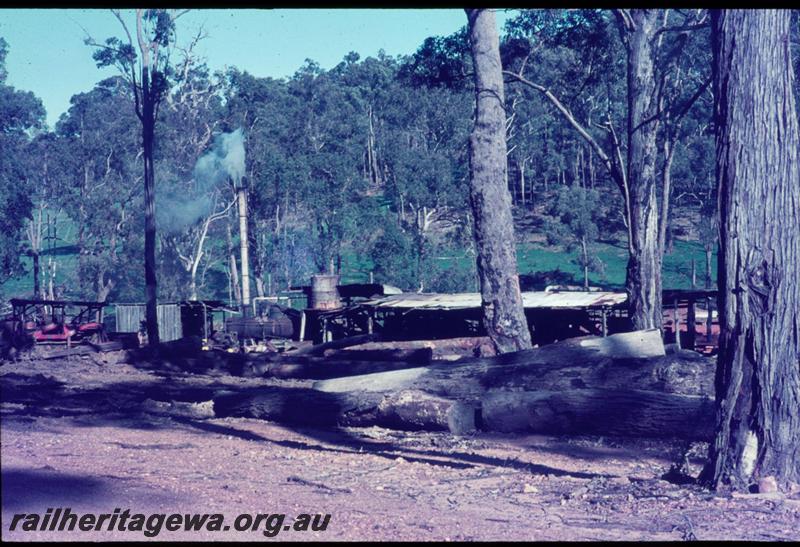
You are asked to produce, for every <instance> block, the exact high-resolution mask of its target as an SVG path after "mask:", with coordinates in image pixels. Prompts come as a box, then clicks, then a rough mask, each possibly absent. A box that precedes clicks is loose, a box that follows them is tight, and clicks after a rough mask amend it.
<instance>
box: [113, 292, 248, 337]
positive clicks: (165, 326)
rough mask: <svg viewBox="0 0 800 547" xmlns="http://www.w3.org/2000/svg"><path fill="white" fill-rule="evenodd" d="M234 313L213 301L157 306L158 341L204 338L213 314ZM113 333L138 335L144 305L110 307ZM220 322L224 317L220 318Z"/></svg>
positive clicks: (208, 332) (171, 303) (218, 302)
mask: <svg viewBox="0 0 800 547" xmlns="http://www.w3.org/2000/svg"><path fill="white" fill-rule="evenodd" d="M215 311H221V312H222V313H223V315H224V314H225V313H226V312H233V313H236V312H235V311H234V310H231V309H229V308H228V307H227V306H225V304H224V303H223V302H220V301H217V300H185V301H183V302H170V303H163V304H159V305H158V308H157V314H158V336H159V338H160V339H161V341H162V342H169V341H172V340H177V339H179V338H183V337H184V336H199V337H201V338H208V337H209V336H211V335H212V334H213V332H214V330H215V329H214V312H215ZM114 312H115V314H116V320H117V324H116V330H117V331H118V332H139V328H140V326H141V324H142V321H144V319H145V305H144V304H139V303H135V304H129V303H124V304H123V303H117V304H114ZM223 321H224V317H223Z"/></svg>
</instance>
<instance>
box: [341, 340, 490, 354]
mask: <svg viewBox="0 0 800 547" xmlns="http://www.w3.org/2000/svg"><path fill="white" fill-rule="evenodd" d="M419 348H427V349H430V350H431V351H432V352H433V358H434V359H442V358H450V357H453V356H460V357H476V356H483V357H486V356H491V355H495V353H494V347H493V346H492V341H491V340H490V339H489V337H488V336H470V337H461V338H440V339H435V340H397V341H391V342H367V343H364V344H360V345H359V346H357V347H355V346H354V347H352V349H353V350H356V349H358V350H387V349H388V350H392V349H419Z"/></svg>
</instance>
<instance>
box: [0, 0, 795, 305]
mask: <svg viewBox="0 0 800 547" xmlns="http://www.w3.org/2000/svg"><path fill="white" fill-rule="evenodd" d="M671 17H672V16H671ZM795 17H796V14H795ZM143 23H144V25H145V34H146V38H147V39H148V40H150V41H151V43H152V44H153V45H154V46H155V45H157V46H158V48H159V49H160V50H161V53H168V52H169V51H168V50H170V49H171V47H172V43H173V41H174V36H175V21H174V19H172V17H170V16H169V14H168V12H166V11H165V10H147V12H146V14H145V17H144V20H143ZM793 28H794V29H795V32H796V28H797V25H795V26H794V27H793ZM663 39H664V43H665V47H664V54H663V55H662V57H661V58H660V59H659V65H660V66H661V67H666V68H665V71H664V73H665V74H666V75H667V76H666V77H665V80H664V82H663V87H662V91H663V93H664V100H665V103H666V104H667V105H668V106H669V108H671V109H672V110H670V112H673V111H677V110H676V109H679V108H680V107H681V105H682V104H683V103H684V102H685V101H686V100H687V99H688V98H690V97H691V96H692V95H693V94H694V93H695V91H696V89H697V88H698V86H699V85H700V84H701V83H702V82H703V81H704V78H706V77H707V75H708V67H709V66H710V61H709V59H708V47H707V42H708V36H707V31H706V30H701V31H697V32H692V33H666V34H665V35H664V38H663ZM136 47H137V46H136V45H132V44H129V43H128V42H127V39H126V38H123V39H120V38H115V37H112V38H109V39H107V40H105V41H103V42H102V43H101V44H100V47H97V48H96V49H95V51H94V53H93V57H94V59H95V61H96V62H97V63H98V65H99V66H116V67H117V68H118V69H119V70H120V77H118V78H112V79H109V80H106V81H104V82H101V83H99V84H98V85H97V86H96V87H95V88H94V89H91V90H88V91H86V92H85V93H79V94H76V95H75V97H73V99H72V102H71V107H70V110H69V112H67V113H66V114H65V115H64V116H62V119H61V121H60V122H59V124H58V126H57V127H56V129H55V131H53V132H50V133H48V134H47V135H48V136H47V137H44V136H42V135H38V133H40V132H41V130H42V125H41V124H42V120H43V113H44V112H43V109H42V108H41V104H40V103H39V102H38V100H37V99H36V98H35V97H33V95H31V94H26V93H22V92H19V91H17V90H14V89H13V88H10V87H9V86H6V85H5V63H4V59H5V54H6V51H7V44H6V43H5V42H4V41H2V39H0V128H1V129H2V134H0V138H2V139H3V142H2V143H0V144H2V148H0V258H1V259H2V260H3V262H2V263H1V264H0V268H2V272H4V273H6V274H8V273H10V272H13V273H15V274H17V273H19V272H21V271H22V263H27V260H28V259H27V257H25V256H24V255H23V256H22V261H20V260H19V257H20V253H25V252H27V251H29V250H30V249H29V245H28V243H27V242H26V238H25V236H24V233H23V231H22V228H23V227H25V225H26V222H27V220H26V218H25V217H26V215H29V214H30V211H31V209H33V210H34V211H37V210H39V208H40V207H46V208H47V209H45V210H47V211H50V212H51V213H52V214H53V215H55V214H56V212H57V211H61V212H60V213H59V214H60V216H59V219H64V222H66V223H67V224H68V225H69V229H68V230H63V231H62V233H61V234H60V236H63V238H64V241H63V242H60V243H62V244H64V245H65V246H70V249H72V248H74V249H76V250H77V249H79V250H80V252H79V253H78V254H75V255H69V256H62V255H59V256H58V260H59V268H62V269H61V270H60V271H61V272H62V274H61V275H63V277H62V279H64V280H66V279H67V277H68V276H67V275H66V272H67V271H72V270H74V274H73V275H72V277H71V278H72V279H73V281H74V282H73V283H72V284H71V287H72V288H71V290H74V291H76V292H78V293H80V295H81V296H86V297H94V296H96V295H97V294H98V293H99V292H100V290H101V289H102V287H101V286H108V285H111V293H110V298H111V299H118V300H134V301H141V300H142V299H143V297H144V294H143V282H142V279H141V278H142V275H141V274H142V271H143V267H142V247H143V241H142V235H141V232H142V225H143V210H144V205H143V198H142V192H141V188H140V186H141V167H142V163H141V155H140V146H141V140H140V139H141V127H140V125H139V121H138V120H137V119H136V117H135V114H134V108H133V105H134V104H135V102H136V98H137V97H136V96H135V94H138V98H139V100H140V102H141V99H142V93H143V90H142V88H141V85H142V82H141V81H140V76H141V68H142V67H141V66H139V65H140V63H141V62H142V59H141V58H140V55H141V52H139V51H138V50H137V49H136ZM793 47H794V49H795V50H797V48H796V47H795V46H793ZM501 54H502V59H503V63H504V68H505V69H507V70H513V71H519V70H520V69H522V68H523V63H524V74H525V76H526V77H527V78H528V79H530V80H532V81H535V82H537V83H541V84H542V85H544V86H546V87H547V88H548V89H549V90H550V91H551V92H552V93H554V94H555V95H556V96H558V97H559V98H560V100H562V102H563V103H564V105H565V106H566V107H567V108H568V109H569V110H570V112H571V113H572V114H574V115H575V117H576V119H577V120H578V121H579V122H580V123H581V124H582V125H584V126H585V127H587V128H588V130H589V131H590V133H591V134H592V135H593V136H594V138H595V139H596V140H597V141H598V142H599V143H601V144H602V145H603V146H608V143H609V139H610V138H611V137H610V135H609V133H608V131H606V129H603V128H602V127H601V125H602V124H604V123H605V122H606V120H608V119H611V120H612V121H613V123H614V124H615V125H614V127H615V129H616V130H617V131H618V133H620V134H621V133H622V132H624V126H625V112H626V108H627V107H626V80H625V52H624V46H623V45H622V43H621V41H620V37H619V32H618V29H617V28H616V21H615V19H614V16H613V15H612V14H611V13H610V12H609V11H607V10H592V9H581V10H520V11H519V12H518V13H517V14H516V15H515V16H514V17H512V18H510V19H509V21H508V23H507V25H506V27H505V33H504V35H503V36H501ZM160 59H161V61H160V62H159V63H158V66H157V67H152V72H151V73H150V77H151V82H150V83H151V88H150V90H149V92H151V93H152V96H151V97H150V98H151V99H154V100H156V101H157V102H159V103H160V104H161V108H160V110H159V123H158V125H157V126H156V132H155V135H156V139H155V151H154V154H155V165H156V173H157V184H156V189H157V199H156V212H157V213H158V214H159V247H158V249H157V253H158V254H157V260H158V262H159V289H160V295H159V297H160V298H162V299H166V298H169V299H173V298H185V297H186V296H187V295H188V288H187V285H188V279H189V274H188V273H187V269H186V266H185V263H184V262H182V259H181V256H184V257H185V256H188V254H189V253H190V252H192V250H193V249H194V248H195V247H196V242H197V238H198V234H199V233H200V228H201V227H202V222H201V221H202V219H203V217H202V216H201V217H198V219H197V221H196V222H193V223H191V225H187V226H183V227H182V228H181V229H180V230H172V231H168V230H166V229H165V228H166V227H167V224H168V221H169V220H170V219H171V217H172V216H174V214H175V213H176V210H174V209H171V208H170V207H169V206H168V205H166V206H165V205H164V204H166V203H168V202H167V200H166V198H165V196H170V195H171V196H178V197H180V198H184V197H185V201H189V200H196V199H207V200H208V202H209V203H212V204H214V207H215V208H216V209H217V210H219V208H221V207H222V206H224V205H226V204H227V203H229V200H230V199H231V198H232V193H231V188H230V187H229V185H228V184H227V181H224V183H223V184H219V185H214V187H213V188H206V187H205V186H203V185H201V184H199V181H198V180H197V179H198V177H197V176H196V174H195V165H196V163H197V160H198V158H200V157H201V156H202V155H203V154H204V153H206V152H207V151H208V150H209V147H211V146H213V143H214V140H215V138H216V136H217V135H220V134H222V133H229V132H232V131H234V130H237V129H239V128H241V130H242V133H243V134H244V137H245V139H246V145H245V146H246V153H247V155H246V165H245V172H246V176H247V180H248V182H249V192H248V209H249V213H250V218H249V226H250V230H249V234H250V242H249V243H250V251H251V260H252V270H253V271H252V272H251V274H252V275H253V276H254V277H255V278H256V279H258V280H260V281H261V282H263V284H264V286H269V287H271V288H272V290H273V291H275V290H280V289H284V288H288V287H290V286H292V285H298V284H306V283H307V282H308V277H309V276H310V275H312V274H314V273H318V272H321V271H327V270H329V269H330V268H333V269H334V270H335V271H337V272H338V273H340V274H341V275H342V279H343V280H345V279H346V280H349V281H365V280H366V279H368V276H369V272H370V271H372V272H373V273H374V275H375V280H376V281H378V282H385V283H390V284H393V285H397V286H400V287H402V288H403V289H405V290H412V291H414V290H418V289H419V288H420V287H422V288H423V290H425V291H464V290H477V287H478V284H477V279H476V276H475V258H474V255H473V254H472V249H471V240H472V234H471V226H472V220H471V217H470V211H469V203H468V197H469V191H468V190H469V187H468V156H467V143H468V137H469V133H470V130H471V126H472V115H473V110H474V94H473V90H472V88H471V77H470V72H471V70H472V68H471V59H470V55H469V44H468V42H467V37H466V27H465V28H463V29H461V30H460V31H459V32H457V33H454V34H452V35H449V36H433V37H430V38H428V39H426V40H425V41H424V42H423V43H422V44H421V45H420V47H419V48H418V50H417V51H416V52H415V53H414V54H412V55H410V56H405V57H390V56H387V55H386V54H385V53H383V52H380V53H379V54H377V55H376V56H370V57H366V58H362V57H360V56H359V55H358V54H357V53H354V52H351V53H349V54H348V55H346V56H345V57H344V58H343V59H342V61H341V62H340V63H339V64H337V65H336V66H335V67H333V68H331V69H329V70H326V69H323V68H321V67H320V66H319V65H318V64H317V63H315V62H314V61H311V60H307V61H306V62H305V63H304V64H303V65H302V66H301V67H299V68H298V70H297V71H296V72H295V73H294V74H293V75H292V76H290V77H288V78H261V77H257V76H254V75H252V74H249V73H247V72H243V71H241V70H238V69H236V68H235V67H234V68H230V69H228V70H227V71H226V72H225V73H224V74H212V73H211V71H210V70H209V69H208V67H207V66H206V65H205V63H204V62H203V60H202V59H199V58H197V57H196V53H192V52H191V51H189V52H188V53H187V54H186V55H185V57H184V58H183V59H179V60H178V61H177V62H176V63H174V64H173V63H170V62H167V59H168V55H162V56H160ZM667 68H668V69H667ZM134 77H135V79H136V83H137V86H138V87H135V86H132V85H131V84H132V83H133V82H132V79H133V78H134ZM711 105H712V103H711V97H710V91H707V92H706V93H704V94H702V96H701V97H700V98H699V99H698V101H697V103H696V104H695V106H694V107H692V109H690V110H689V111H688V112H686V114H685V117H684V119H683V121H682V124H681V125H680V126H679V127H676V128H675V131H677V137H678V138H677V141H678V145H677V147H676V152H675V157H674V161H673V167H672V182H673V192H672V197H671V200H672V201H671V202H672V204H673V212H672V215H671V218H672V219H674V221H673V222H672V223H671V224H670V233H671V234H672V236H674V238H676V239H675V251H674V252H673V253H672V254H671V255H668V256H666V257H665V266H664V272H665V281H664V286H665V287H677V286H688V281H687V279H688V278H687V276H688V274H687V273H686V270H687V267H688V264H689V259H688V258H687V256H689V255H691V256H692V257H695V258H696V259H697V261H698V264H704V263H705V262H704V252H703V244H704V245H705V246H706V247H708V248H709V249H711V250H713V248H714V246H715V242H714V234H715V233H716V230H715V228H714V223H713V221H714V218H715V215H716V211H715V203H716V195H715V189H714V186H715V185H714V172H713V147H714V144H713V128H712V127H711V125H710V123H709V121H710V113H711ZM506 111H507V116H508V119H509V122H508V132H507V139H508V149H509V154H508V159H509V172H508V185H509V190H510V191H511V194H512V197H513V200H514V208H515V216H516V218H517V226H516V230H517V237H518V240H519V241H520V242H521V243H520V244H519V268H520V271H521V272H523V273H531V274H532V273H534V272H536V271H555V270H559V271H560V272H561V273H563V275H564V276H572V278H574V279H580V278H581V277H582V274H583V271H582V270H583V268H584V266H585V267H587V268H588V270H589V273H590V277H591V281H592V283H593V284H597V283H602V284H607V285H612V286H613V285H615V284H616V285H621V284H622V283H623V282H624V276H625V261H626V259H627V251H626V245H625V240H624V238H625V232H626V229H625V226H624V224H623V222H622V199H621V195H620V192H619V189H618V188H617V187H616V185H615V183H614V182H613V181H612V180H611V179H610V177H609V176H608V174H607V172H606V170H605V168H604V167H603V165H602V163H601V161H600V159H599V158H598V157H597V154H596V152H595V151H593V150H590V148H589V147H588V146H587V144H586V142H585V141H584V140H583V139H582V138H581V137H580V136H579V135H578V134H577V133H576V132H575V130H574V128H573V127H572V126H570V125H569V124H568V123H566V122H565V120H564V118H563V116H562V115H561V114H560V113H559V112H558V111H556V109H555V108H554V107H553V106H552V104H551V103H550V102H549V101H547V100H546V99H544V98H543V97H542V95H541V93H539V92H536V91H533V90H530V89H528V88H527V87H522V86H519V85H517V84H515V83H509V84H508V85H507V86H506ZM665 127H666V124H662V129H661V132H660V134H659V139H660V142H659V145H661V144H663V142H664V139H666V138H667V136H669V133H668V132H667V131H666V130H665V129H664V128H665ZM34 137H35V138H34ZM624 152H625V150H624V147H623V150H622V154H623V157H624ZM661 155H662V148H661V146H659V160H661V159H662V158H661ZM45 158H46V161H43V159H45ZM45 165H47V167H46V168H45ZM659 165H660V164H659ZM657 176H659V177H660V176H661V173H660V172H659V173H657ZM19 181H26V184H27V186H25V185H21V184H19ZM523 183H524V184H523ZM30 188H35V189H36V191H30V190H29V189H30ZM201 194H202V195H201ZM231 213H233V211H231ZM542 219H547V222H542ZM228 227H230V228H231V234H232V238H233V241H232V243H233V245H234V247H236V248H237V249H238V241H237V238H238V224H237V222H236V219H235V217H234V216H233V215H232V214H231V215H230V216H228V217H226V218H223V219H220V220H219V221H217V222H215V223H214V224H213V225H211V226H210V228H209V232H208V239H207V241H206V243H205V245H204V247H203V256H202V259H201V264H200V268H199V272H198V279H197V281H198V283H199V286H200V296H201V297H219V298H227V295H228V274H229V265H230V263H229V248H228V238H227V229H228ZM543 240H547V242H548V243H549V245H548V246H547V247H542V246H540V245H538V244H537V245H536V246H532V245H531V244H529V243H528V242H530V241H537V242H542V241H543ZM687 241H692V243H688V242H687ZM694 241H699V242H700V243H697V244H695V243H693V242H694ZM584 243H585V245H586V248H587V252H586V253H585V254H584V253H583V252H582V244H584ZM72 246H74V247H72ZM565 251H566V252H565ZM684 252H685V253H689V254H687V255H686V256H681V253H684ZM236 254H238V251H237V253H236ZM576 255H577V259H575V256H576ZM603 265H604V267H603ZM21 279H25V280H26V281H27V280H28V279H29V278H21ZM98 280H100V282H98ZM29 285H30V283H28V285H24V286H25V290H26V291H28V292H30V289H29ZM75 296H78V294H75Z"/></svg>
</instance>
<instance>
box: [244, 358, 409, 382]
mask: <svg viewBox="0 0 800 547" xmlns="http://www.w3.org/2000/svg"><path fill="white" fill-rule="evenodd" d="M416 366H417V365H416V364H415V363H407V362H404V361H349V360H345V359H327V358H324V357H309V356H305V355H299V356H296V357H287V358H286V359H285V360H284V359H281V360H280V361H268V360H263V359H262V360H249V359H248V361H247V363H246V366H245V367H244V369H243V371H242V373H243V375H245V376H256V377H258V376H263V377H266V378H308V379H312V380H317V379H324V378H342V377H349V376H356V375H365V374H373V373H376V372H384V371H389V370H400V369H406V368H413V367H416Z"/></svg>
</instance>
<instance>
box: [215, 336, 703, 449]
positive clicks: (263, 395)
mask: <svg viewBox="0 0 800 547" xmlns="http://www.w3.org/2000/svg"><path fill="white" fill-rule="evenodd" d="M386 349H387V350H388V351H389V352H390V353H380V350H378V349H377V348H374V347H373V348H370V350H369V352H370V353H361V354H360V355H359V354H358V352H359V351H366V350H359V349H351V350H343V349H341V346H340V347H339V348H330V347H328V348H324V349H322V351H321V352H319V350H317V351H316V352H311V353H309V352H303V353H301V354H300V355H297V354H295V355H289V354H285V355H284V356H281V357H277V358H276V357H274V356H273V357H260V358H257V359H256V360H255V364H254V365H252V367H251V370H253V373H255V374H259V375H265V376H271V377H274V378H308V379H319V380H318V381H316V382H314V383H313V385H312V387H311V388H308V387H304V388H297V387H286V388H284V387H276V386H272V387H268V388H264V389H259V390H256V391H251V392H247V393H234V394H226V395H223V396H220V397H218V398H217V399H215V401H214V406H215V413H216V414H217V415H218V416H244V417H253V418H262V419H268V420H273V421H277V422H285V423H300V424H304V425H317V426H332V425H342V426H371V425H379V426H383V427H391V428H397V429H422V430H447V431H451V432H453V433H455V434H463V433H466V432H469V431H472V430H475V429H483V430H489V431H501V432H530V433H545V434H600V435H635V436H646V437H675V438H684V439H691V440H707V439H709V438H710V435H711V431H712V429H713V424H712V421H713V416H714V411H713V377H714V362H713V360H710V359H708V358H705V357H703V356H700V355H698V354H696V353H694V352H690V351H680V350H679V351H675V352H670V353H669V354H667V353H665V351H664V346H663V343H662V341H661V336H660V333H659V332H658V331H656V330H650V331H638V332H633V333H623V334H617V335H613V336H609V337H606V338H600V337H591V336H590V337H583V338H573V339H569V340H565V341H562V342H557V343H555V344H551V345H548V346H544V347H541V348H536V349H532V350H525V351H519V352H514V353H508V354H504V355H500V356H494V357H467V358H461V359H459V360H457V361H442V360H430V359H428V362H427V363H426V364H424V365H423V366H419V364H418V363H414V362H412V360H422V361H425V359H424V358H425V357H426V356H423V355H421V354H420V356H416V355H417V354H408V356H415V358H414V359H408V360H404V359H402V358H401V356H402V355H403V354H402V353H398V352H397V349H398V348H394V349H392V348H386ZM402 349H403V350H408V348H402ZM329 350H331V351H330V352H329ZM328 352H329V353H328ZM349 352H351V353H352V356H351V357H350V358H345V357H343V355H344V354H346V353H349ZM391 352H394V353H391ZM314 353H317V355H324V354H326V353H327V355H329V357H328V358H325V357H319V356H315V355H314Z"/></svg>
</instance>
